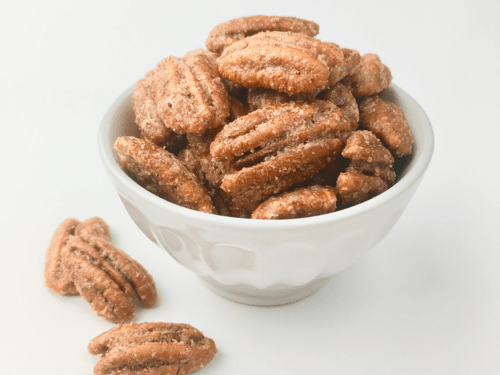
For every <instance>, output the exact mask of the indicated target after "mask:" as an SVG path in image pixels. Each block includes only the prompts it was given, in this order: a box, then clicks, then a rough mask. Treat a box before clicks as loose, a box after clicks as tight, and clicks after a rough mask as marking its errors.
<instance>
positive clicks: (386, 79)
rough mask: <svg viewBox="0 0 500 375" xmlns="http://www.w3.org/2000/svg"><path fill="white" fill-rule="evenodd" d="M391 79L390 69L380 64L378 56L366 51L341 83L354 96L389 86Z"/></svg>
mask: <svg viewBox="0 0 500 375" xmlns="http://www.w3.org/2000/svg"><path fill="white" fill-rule="evenodd" d="M391 81H392V75H391V71H390V70H389V68H388V67H387V66H385V65H384V64H382V61H380V58H379V57H378V56H377V55H375V54H373V53H367V54H365V55H363V56H362V57H361V64H360V65H359V67H358V68H357V69H356V70H355V71H354V73H352V74H351V75H349V76H347V77H345V78H344V79H343V80H342V83H343V84H344V85H346V86H347V88H349V90H351V92H352V94H353V95H354V97H356V98H359V97H361V96H368V95H374V94H377V93H379V92H381V91H383V90H385V89H387V88H388V87H389V85H390V84H391Z"/></svg>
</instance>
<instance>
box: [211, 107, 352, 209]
mask: <svg viewBox="0 0 500 375" xmlns="http://www.w3.org/2000/svg"><path fill="white" fill-rule="evenodd" d="M350 131H351V128H350V123H349V122H348V121H347V120H346V119H345V116H344V115H343V113H342V111H341V110H340V109H339V108H338V107H337V106H335V105H334V104H332V103H330V102H326V101H320V100H315V101H311V102H304V103H287V104H278V105H274V106H270V107H265V108H262V109H259V110H257V111H254V112H252V113H250V114H249V115H247V116H244V117H241V118H239V119H238V120H236V121H234V122H232V123H230V124H228V125H226V127H225V128H224V129H223V130H222V131H221V132H220V133H219V134H218V135H217V137H216V138H215V140H214V141H213V142H212V144H211V145H210V154H211V155H212V157H213V159H214V160H216V161H218V160H222V161H224V160H226V161H229V162H230V163H232V168H234V170H235V172H232V173H230V174H228V175H226V176H225V177H224V179H223V181H222V184H221V189H222V190H224V191H225V192H226V193H227V194H228V195H229V196H231V197H232V198H233V201H234V202H235V203H236V204H237V205H238V206H240V207H244V208H245V209H247V210H249V211H253V209H255V207H257V206H258V204H259V203H260V202H262V201H263V200H265V199H267V198H269V197H270V196H271V195H273V194H276V193H278V192H280V191H284V190H286V189H288V188H289V187H290V186H292V185H293V184H294V183H298V182H302V181H304V180H305V179H307V178H309V177H311V176H312V175H313V174H314V173H315V172H317V171H318V170H320V169H322V168H324V167H325V166H326V165H327V164H328V163H330V162H332V161H333V160H334V159H335V158H336V157H337V156H338V155H339V154H340V150H341V148H342V146H343V143H342V141H341V140H339V139H338V138H339V137H345V136H346V135H347V134H349V132H350Z"/></svg>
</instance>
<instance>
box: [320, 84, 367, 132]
mask: <svg viewBox="0 0 500 375" xmlns="http://www.w3.org/2000/svg"><path fill="white" fill-rule="evenodd" d="M325 100H328V101H330V102H332V103H333V104H335V105H336V106H338V107H340V109H341V110H342V112H344V114H345V115H346V117H347V119H348V120H349V122H350V123H351V125H352V129H353V130H356V129H357V128H358V122H359V109H358V103H356V99H354V96H353V95H352V93H351V91H350V90H349V89H348V88H347V87H345V86H344V85H343V84H341V83H340V82H339V83H337V84H336V85H335V86H333V87H332V88H331V89H329V90H328V91H326V93H325Z"/></svg>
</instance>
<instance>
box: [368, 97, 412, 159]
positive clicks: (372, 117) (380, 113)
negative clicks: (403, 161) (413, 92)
mask: <svg viewBox="0 0 500 375" xmlns="http://www.w3.org/2000/svg"><path fill="white" fill-rule="evenodd" d="M359 114H360V120H361V123H362V124H363V127H365V128H366V129H368V130H370V131H372V132H373V133H374V134H375V135H376V136H377V137H379V138H380V139H381V140H382V141H384V143H385V144H386V145H387V147H389V149H390V150H391V151H392V152H393V154H394V155H397V156H406V155H410V154H411V152H412V144H413V134H412V132H411V129H410V125H409V124H408V121H406V117H405V115H404V113H403V111H402V110H401V108H399V107H398V106H397V105H396V104H394V103H392V102H389V101H385V100H382V99H381V98H380V97H378V96H377V95H374V96H370V97H368V98H365V99H363V100H362V101H361V102H360V103H359Z"/></svg>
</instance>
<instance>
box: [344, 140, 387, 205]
mask: <svg viewBox="0 0 500 375" xmlns="http://www.w3.org/2000/svg"><path fill="white" fill-rule="evenodd" d="M342 156H343V157H344V158H346V159H349V160H350V164H349V167H348V168H347V170H346V172H344V173H341V174H340V175H339V177H338V179H337V190H338V193H339V197H340V200H341V201H342V203H344V204H358V203H361V202H363V201H365V200H367V199H369V198H372V197H374V196H376V195H378V194H380V193H382V192H384V191H385V190H387V189H388V188H389V186H390V185H391V184H392V183H393V182H394V180H395V179H396V173H395V172H394V158H393V156H392V155H391V152H390V151H389V150H388V149H387V148H385V147H384V146H383V144H382V142H381V141H380V140H379V139H378V138H377V137H376V136H375V135H374V134H373V133H372V132H370V131H368V130H362V131H356V132H354V133H352V135H351V136H350V137H349V139H348V140H347V143H346V146H345V147H344V150H343V151H342Z"/></svg>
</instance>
